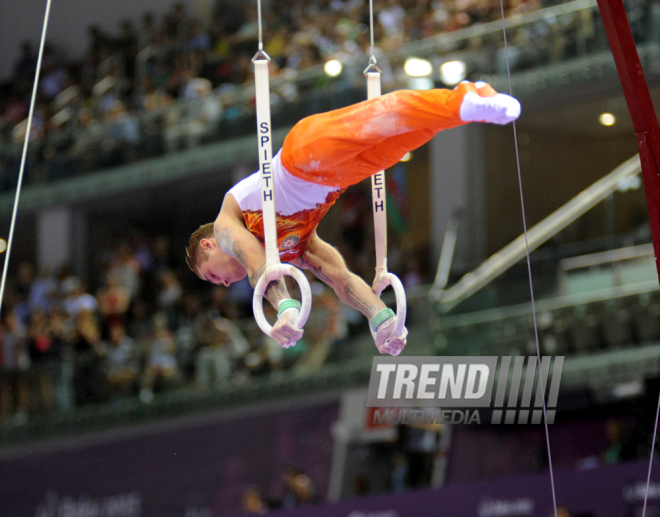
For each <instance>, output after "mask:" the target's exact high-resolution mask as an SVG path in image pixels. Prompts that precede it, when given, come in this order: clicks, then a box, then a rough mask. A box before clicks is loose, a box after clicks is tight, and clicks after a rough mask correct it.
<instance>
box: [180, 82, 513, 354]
mask: <svg viewBox="0 0 660 517" xmlns="http://www.w3.org/2000/svg"><path fill="white" fill-rule="evenodd" d="M519 115H520V103H519V102H518V101H517V100H516V99H514V98H513V97H510V96H509V95H505V94H501V93H497V92H496V91H495V90H494V89H493V88H492V87H491V86H490V85H488V84H486V83H483V82H477V83H470V82H463V83H461V84H459V85H458V86H457V87H456V88H454V89H453V90H446V89H435V90H428V91H416V90H399V91H394V92H392V93H389V94H386V95H382V96H381V97H377V98H375V99H371V100H368V101H364V102H360V103H358V104H355V105H352V106H348V107H346V108H342V109H338V110H334V111H330V112H327V113H321V114H318V115H312V116H310V117H306V118H304V119H303V120H301V121H300V122H298V123H297V124H296V125H295V126H294V128H293V129H292V130H291V131H290V132H289V134H288V135H287V137H286V139H285V141H284V145H283V146H282V149H281V150H280V151H279V152H278V153H277V155H275V157H274V158H273V160H272V169H273V178H274V185H275V209H276V214H277V215H276V220H277V242H278V248H279V253H280V259H281V261H282V262H288V263H290V264H293V265H294V266H297V267H299V268H302V269H308V270H310V271H311V272H312V273H314V275H316V277H317V278H318V279H319V280H321V281H323V282H325V283H326V284H327V285H328V286H330V287H331V288H332V289H333V290H334V291H335V293H336V294H337V296H338V297H339V298H340V299H341V301H343V302H344V303H346V304H347V305H349V306H350V307H353V308H354V309H356V310H358V311H360V312H361V313H362V314H364V315H365V316H366V317H367V319H368V320H369V324H370V329H371V333H372V336H373V338H374V340H375V342H376V348H377V349H378V351H379V352H380V353H381V354H384V353H388V354H391V355H394V356H396V355H399V354H400V353H401V351H402V350H403V347H404V346H405V345H406V336H407V333H408V331H407V330H406V329H405V328H404V331H403V332H402V335H401V336H392V335H391V334H392V331H393V329H394V328H395V326H396V315H395V314H394V312H393V311H392V310H391V309H388V308H386V307H385V304H384V303H383V302H382V301H381V300H380V299H379V298H378V297H377V296H376V295H375V294H374V293H373V291H372V290H371V288H370V287H369V286H368V285H367V284H366V283H365V281H364V280H362V279H361V278H360V277H358V276H357V275H355V274H354V273H351V272H350V271H349V270H348V269H347V267H346V264H345V262H344V260H343V258H342V257H341V255H340V254H339V252H338V251H337V250H336V249H335V248H334V247H333V246H331V245H330V244H328V243H327V242H325V241H323V240H322V239H321V238H320V237H319V236H318V235H317V234H316V228H317V226H318V224H319V222H320V221H321V219H322V218H323V216H324V215H325V214H326V213H327V211H328V209H329V208H330V207H331V206H332V205H333V204H334V203H335V201H336V200H337V198H338V197H339V196H340V195H341V194H342V193H343V192H344V191H345V190H346V189H347V188H348V187H349V186H351V185H354V184H356V183H359V182H360V181H362V180H363V179H365V178H368V177H369V176H371V175H373V174H376V173H377V172H379V171H381V170H384V169H387V168H388V167H391V166H392V165H394V164H395V163H397V162H398V161H399V160H400V159H401V158H402V157H403V156H404V155H405V154H406V153H407V152H408V151H412V150H414V149H417V148H418V147H420V146H421V145H423V144H425V143H426V142H428V141H429V140H430V139H431V138H433V136H434V135H435V134H436V133H438V132H439V131H442V130H443V129H449V128H452V127H456V126H459V125H462V124H466V123H469V122H490V123H494V124H507V123H509V122H511V121H512V120H515V119H517V118H518V116H519ZM186 255H187V257H186V261H187V263H188V265H189V267H190V269H192V271H193V272H194V273H195V274H196V275H197V276H198V277H199V278H201V279H202V280H207V281H209V282H212V283H214V284H221V285H225V286H229V285H230V284H232V283H233V282H237V281H239V280H242V279H243V278H245V276H246V275H247V277H248V279H249V281H250V284H251V285H252V287H254V286H255V285H256V283H257V281H258V280H259V277H260V276H261V275H262V274H263V271H264V269H265V262H266V257H265V252H264V235H263V222H262V214H261V179H260V174H259V172H255V173H254V174H252V175H251V176H249V177H248V178H246V179H244V180H242V181H240V182H239V183H237V184H236V185H235V186H234V187H233V188H232V189H231V190H229V192H227V194H226V195H225V198H224V201H223V203H222V207H221V209H220V213H219V215H218V217H217V219H216V220H215V222H213V223H208V224H205V225H203V226H201V227H200V228H199V229H197V230H196V231H195V232H194V233H193V234H192V235H191V237H190V242H189V245H188V248H187V249H186ZM265 297H266V298H267V299H268V301H269V302H270V303H271V304H272V305H273V307H274V308H275V309H277V310H278V319H277V322H276V323H275V325H273V330H272V333H271V336H272V337H273V338H274V339H275V340H276V341H277V343H278V344H280V345H281V346H283V347H289V346H293V345H294V344H295V343H296V341H297V340H299V339H300V338H301V337H302V335H303V331H302V329H299V328H298V327H297V326H296V318H297V316H298V312H299V309H300V304H299V302H297V301H294V300H291V298H290V296H289V293H288V292H287V288H286V284H285V282H284V280H283V279H279V280H277V281H273V282H271V283H270V284H269V285H268V287H267V289H266V292H265Z"/></svg>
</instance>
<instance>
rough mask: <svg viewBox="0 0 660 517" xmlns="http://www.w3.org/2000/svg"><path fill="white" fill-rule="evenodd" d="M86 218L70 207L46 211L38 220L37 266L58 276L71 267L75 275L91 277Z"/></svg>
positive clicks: (40, 214) (43, 211) (41, 213)
mask: <svg viewBox="0 0 660 517" xmlns="http://www.w3.org/2000/svg"><path fill="white" fill-rule="evenodd" d="M85 237H86V218H85V214H84V213H83V212H80V211H77V210H73V209H71V208H69V207H57V208H51V209H48V210H42V211H41V212H39V215H38V216H37V266H38V268H39V269H40V270H41V269H43V268H45V267H48V268H49V269H50V270H51V271H53V272H56V271H57V269H58V268H59V267H60V266H63V265H65V264H68V265H69V266H70V267H71V268H72V271H73V273H74V274H76V275H78V276H79V277H81V278H85V275H86V273H87V271H86V269H87V268H86V264H87V253H86V248H85V241H86V238H85Z"/></svg>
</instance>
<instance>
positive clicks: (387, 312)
mask: <svg viewBox="0 0 660 517" xmlns="http://www.w3.org/2000/svg"><path fill="white" fill-rule="evenodd" d="M394 316H396V314H394V311H393V310H392V309H383V310H382V311H380V312H379V313H378V314H376V315H375V316H374V317H373V318H371V321H370V322H369V325H370V326H371V330H373V331H374V332H376V331H377V330H378V327H380V326H381V324H383V323H385V322H386V321H387V320H389V319H390V318H393V317H394Z"/></svg>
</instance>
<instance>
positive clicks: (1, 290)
mask: <svg viewBox="0 0 660 517" xmlns="http://www.w3.org/2000/svg"><path fill="white" fill-rule="evenodd" d="M50 4H51V0H46V14H45V15H44V24H43V27H42V29H41V43H40V44H39V56H38V57H37V70H36V72H35V74H34V85H33V86H32V98H31V99H30V111H29V112H28V118H27V128H26V129H25V140H24V142H23V154H22V156H21V166H20V169H19V171H18V183H17V184H16V197H15V198H14V209H13V211H12V214H11V224H10V225H9V237H8V238H7V254H6V255H5V264H4V267H3V268H2V280H1V281H0V312H1V311H2V301H3V299H4V295H5V285H6V283H7V270H8V269H9V256H10V254H11V246H12V243H13V242H14V229H15V227H16V214H17V213H18V201H19V199H20V197H21V187H22V185H23V174H24V172H25V159H26V158H27V150H28V143H29V140H30V132H31V131H32V117H33V115H34V104H35V102H36V99H37V88H38V86H39V75H40V72H41V60H42V58H43V55H44V45H45V43H46V31H47V30H48V19H49V18H50Z"/></svg>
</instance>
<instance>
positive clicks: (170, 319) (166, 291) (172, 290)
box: [157, 270, 183, 330]
mask: <svg viewBox="0 0 660 517" xmlns="http://www.w3.org/2000/svg"><path fill="white" fill-rule="evenodd" d="M159 282H160V290H159V291H158V295H157V306H158V310H159V311H161V312H163V313H164V314H165V315H166V316H167V327H168V328H169V329H170V330H176V328H177V326H178V321H177V319H178V312H179V311H178V309H179V302H180V301H181V296H182V294H183V289H182V288H181V284H180V283H179V280H178V278H177V277H176V275H175V274H174V272H173V271H172V270H167V271H164V272H163V273H161V275H160V278H159Z"/></svg>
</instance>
